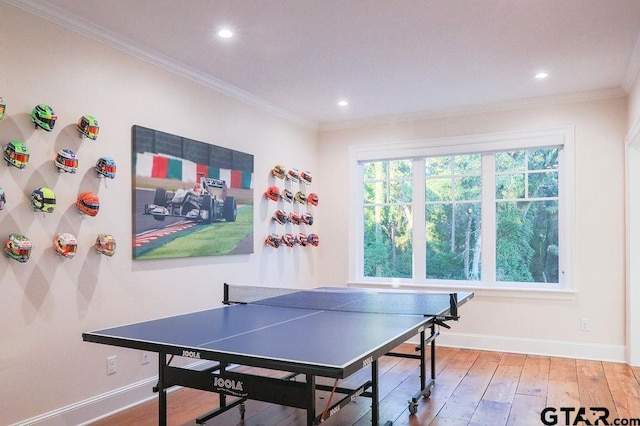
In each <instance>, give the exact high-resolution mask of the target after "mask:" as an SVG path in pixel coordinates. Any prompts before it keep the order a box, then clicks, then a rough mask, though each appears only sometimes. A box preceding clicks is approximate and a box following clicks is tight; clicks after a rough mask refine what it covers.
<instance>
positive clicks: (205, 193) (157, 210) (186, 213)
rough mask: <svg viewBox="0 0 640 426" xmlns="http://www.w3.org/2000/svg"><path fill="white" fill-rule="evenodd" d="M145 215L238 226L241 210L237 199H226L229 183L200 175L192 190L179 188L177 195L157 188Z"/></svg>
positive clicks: (145, 209)
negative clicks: (221, 221)
mask: <svg viewBox="0 0 640 426" xmlns="http://www.w3.org/2000/svg"><path fill="white" fill-rule="evenodd" d="M144 214H146V215H151V216H153V218H154V219H156V220H160V221H163V220H164V219H165V217H167V216H170V217H182V218H185V219H188V220H194V221H196V222H203V223H207V224H211V223H213V222H214V221H220V220H224V221H226V222H235V221H236V217H237V216H238V206H237V204H236V199H235V197H230V196H228V195H227V183H226V182H225V181H224V180H221V179H215V178H210V177H206V176H205V175H204V173H198V177H197V181H196V184H195V186H194V187H193V189H184V188H178V189H177V190H176V191H175V192H170V191H167V190H166V189H164V188H156V190H155V193H154V197H153V204H145V206H144Z"/></svg>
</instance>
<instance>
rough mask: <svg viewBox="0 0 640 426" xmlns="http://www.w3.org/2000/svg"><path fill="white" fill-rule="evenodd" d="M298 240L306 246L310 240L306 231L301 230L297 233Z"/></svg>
mask: <svg viewBox="0 0 640 426" xmlns="http://www.w3.org/2000/svg"><path fill="white" fill-rule="evenodd" d="M296 242H297V243H298V244H300V245H301V246H303V247H304V246H306V245H307V243H308V242H309V241H308V240H307V234H305V233H304V232H300V233H299V234H298V235H296Z"/></svg>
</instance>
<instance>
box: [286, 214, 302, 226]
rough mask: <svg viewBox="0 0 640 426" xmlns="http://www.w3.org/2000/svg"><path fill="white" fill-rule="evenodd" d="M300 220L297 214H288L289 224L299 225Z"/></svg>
mask: <svg viewBox="0 0 640 426" xmlns="http://www.w3.org/2000/svg"><path fill="white" fill-rule="evenodd" d="M300 220H301V219H300V215H299V214H298V213H296V212H291V213H289V222H291V223H293V224H294V225H300Z"/></svg>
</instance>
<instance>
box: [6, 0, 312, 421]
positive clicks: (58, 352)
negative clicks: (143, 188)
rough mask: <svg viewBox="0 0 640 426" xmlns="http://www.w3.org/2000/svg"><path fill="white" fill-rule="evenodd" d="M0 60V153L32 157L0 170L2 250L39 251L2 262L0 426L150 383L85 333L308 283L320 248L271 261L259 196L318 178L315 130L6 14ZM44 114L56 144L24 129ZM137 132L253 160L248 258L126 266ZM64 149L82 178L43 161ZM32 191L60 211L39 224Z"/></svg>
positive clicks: (133, 358)
mask: <svg viewBox="0 0 640 426" xmlns="http://www.w3.org/2000/svg"><path fill="white" fill-rule="evenodd" d="M203 54H205V52H203ZM0 58H2V60H1V63H2V65H1V66H0V82H1V84H0V96H3V97H4V99H5V101H6V103H7V116H6V117H5V118H4V120H2V121H1V122H0V141H1V142H2V145H4V144H6V143H7V142H9V141H10V140H13V139H20V140H23V141H26V143H27V145H28V146H29V148H30V150H31V161H30V163H29V165H28V167H27V169H26V170H24V171H19V170H18V169H15V168H13V167H11V168H10V167H7V166H6V164H4V162H3V164H0V186H2V187H4V189H5V190H6V192H7V196H8V205H7V207H6V208H5V209H4V210H2V211H0V239H1V240H2V243H3V244H4V241H5V239H6V237H7V236H8V235H9V234H10V233H12V232H20V233H24V234H26V235H27V236H29V237H30V238H31V240H32V241H33V243H34V250H33V254H32V258H31V260H30V261H29V262H28V263H26V264H19V263H18V262H15V261H13V260H11V259H8V258H7V257H6V256H4V255H2V256H0V319H1V320H0V340H1V341H2V349H1V350H0V383H1V384H2V385H1V386H0V424H11V423H13V422H18V421H21V420H24V419H29V418H32V417H34V416H37V415H40V414H42V413H47V412H50V411H52V410H57V409H60V408H61V407H65V406H67V405H69V404H74V403H77V402H79V401H83V400H86V399H88V398H90V397H93V396H96V395H101V394H104V393H106V392H110V391H113V390H116V389H119V388H122V387H124V386H127V385H129V384H131V383H134V382H137V381H140V380H143V379H145V378H148V377H151V376H153V375H155V374H156V370H155V365H156V363H155V362H151V363H150V364H149V365H147V366H144V367H142V366H141V365H140V354H139V353H138V352H136V351H133V350H127V349H118V348H112V347H108V346H103V345H97V344H92V343H84V342H82V340H81V333H82V332H83V331H90V330H95V329H99V328H104V327H108V326H114V325H118V324H121V323H128V322H132V321H138V320H143V319H150V318H155V317H161V316H167V315H172V314H177V313H184V312H188V311H195V310H201V309H205V308H210V307H212V306H217V305H219V304H220V300H221V299H222V293H221V288H222V283H223V282H225V281H226V282H232V283H247V284H269V285H279V286H293V285H300V286H308V285H311V283H313V282H314V281H315V280H314V276H315V274H316V270H317V264H316V253H317V250H316V249H313V248H311V249H308V250H305V249H302V248H299V249H292V250H290V251H289V252H287V251H285V250H278V251H277V252H276V251H274V250H273V249H271V248H268V247H265V246H264V244H263V241H264V236H265V235H266V234H267V233H268V232H269V231H270V230H271V228H272V225H270V221H269V217H270V216H271V214H272V210H273V205H268V204H267V203H266V201H265V198H264V197H263V196H262V193H263V191H264V189H265V188H266V186H267V182H269V179H268V176H269V171H270V169H271V167H273V165H275V164H277V163H283V164H285V165H287V166H290V167H298V168H300V169H305V170H311V171H312V172H315V171H316V170H317V163H316V155H317V145H316V142H317V141H316V137H317V136H316V132H315V131H313V130H309V129H306V128H303V127H300V126H298V125H294V124H291V123H290V122H287V121H285V120H283V119H280V118H276V117H275V116H273V115H270V114H268V113H266V112H263V111H259V110H257V109H255V108H252V107H249V106H246V105H245V104H242V103H240V102H237V101H235V100H233V99H231V98H228V97H225V96H223V95H221V94H219V93H217V92H214V91H212V90H209V89H207V88H205V87H203V86H200V85H198V84H195V83H193V82H191V81H188V80H185V79H182V78H180V77H178V76H176V75H174V74H171V73H169V72H167V71H165V70H162V69H160V68H157V67H154V66H152V65H150V64H148V63H146V62H143V61H140V60H138V59H135V58H133V57H130V56H128V55H125V54H123V53H121V52H119V51H116V50H114V49H112V48H109V47H106V46H104V45H102V44H100V43H97V42H95V41H93V40H90V39H88V38H85V37H82V36H80V35H78V34H75V33H73V32H70V31H68V30H66V29H64V28H62V27H59V26H57V25H55V24H52V23H51V22H48V21H45V20H43V19H40V18H37V17H35V16H32V15H30V14H28V13H25V12H23V11H21V10H19V9H16V8H14V7H12V6H9V5H7V4H5V3H2V2H0ZM39 103H47V104H49V105H51V106H53V108H54V109H55V111H56V113H57V114H58V116H59V119H58V122H57V124H56V127H55V129H54V131H53V132H52V133H46V132H44V131H42V130H38V131H35V130H34V128H33V125H32V123H31V121H30V116H29V114H30V112H31V109H32V108H33V107H34V106H35V105H36V104H39ZM83 114H92V115H95V116H96V117H97V118H98V120H99V122H100V125H101V128H100V136H99V137H98V140H97V141H90V140H87V139H85V140H84V141H82V142H81V140H80V138H79V137H78V134H77V132H76V130H75V127H74V126H75V122H76V121H77V119H78V118H79V117H80V116H81V115H83ZM134 124H139V125H142V126H145V127H150V128H154V129H158V130H162V131H165V132H168V133H173V134H177V135H181V136H185V137H189V138H192V139H195V140H201V141H206V142H210V143H213V144H216V145H221V146H225V147H229V148H232V149H236V150H240V151H244V152H248V153H252V154H253V155H254V156H255V157H254V160H255V174H254V186H255V188H254V189H255V197H254V201H255V210H254V212H255V213H254V216H255V217H254V223H255V228H254V236H255V242H254V251H255V252H254V254H252V255H239V256H223V257H203V258H185V259H174V260H163V261H136V262H134V261H132V260H131V259H132V253H131V234H132V225H131V184H132V181H131V126H132V125H134ZM61 148H70V149H74V150H75V151H76V152H77V153H78V156H79V158H80V170H79V174H78V175H68V174H64V175H58V173H57V172H56V171H55V167H54V165H53V161H52V160H53V158H54V155H55V153H56V152H57V150H59V149H61ZM102 155H109V156H112V157H114V158H115V159H116V161H117V165H118V173H117V177H116V179H115V180H109V181H108V182H106V184H105V182H104V181H99V180H98V179H96V178H95V175H94V173H93V172H92V171H91V170H90V169H91V167H92V166H93V164H95V161H96V159H97V158H98V157H100V156H102ZM38 186H49V187H52V188H53V189H54V191H55V192H56V195H57V199H58V206H57V208H56V211H55V212H54V213H53V214H50V215H47V216H46V217H44V216H43V215H42V214H36V213H34V212H33V211H32V210H31V209H30V205H29V200H28V196H29V195H30V193H31V191H32V190H33V189H34V188H36V187H38ZM81 190H82V191H85V190H92V191H95V192H97V193H98V194H99V196H100V199H101V207H100V213H99V214H98V216H96V217H95V218H88V217H84V218H83V217H81V216H80V215H78V214H77V213H76V211H75V207H73V203H74V202H75V198H76V196H77V194H78V193H79V192H80V191H81ZM272 204H273V203H272ZM64 231H67V232H72V233H75V234H76V235H77V237H78V239H79V253H78V255H77V256H76V257H75V258H74V259H71V260H67V259H64V258H62V257H60V256H57V255H56V254H55V253H54V251H53V249H52V245H51V242H52V239H53V236H54V235H55V233H57V232H64ZM99 232H109V233H112V234H114V235H115V236H116V238H117V241H118V248H117V252H116V254H115V256H114V257H113V258H107V257H104V256H100V255H98V254H97V253H96V252H95V251H94V250H93V248H92V247H91V246H92V244H93V242H94V241H95V238H96V235H97V234H98V233H99ZM112 354H115V355H118V357H119V359H118V369H119V371H118V373H116V374H115V375H111V376H107V375H106V372H105V362H106V361H105V360H106V357H107V356H109V355H112ZM148 393H149V395H151V392H150V386H149V388H148ZM74 422H75V421H74ZM59 423H60V421H58V424H59ZM69 423H73V422H71V421H70V422H69Z"/></svg>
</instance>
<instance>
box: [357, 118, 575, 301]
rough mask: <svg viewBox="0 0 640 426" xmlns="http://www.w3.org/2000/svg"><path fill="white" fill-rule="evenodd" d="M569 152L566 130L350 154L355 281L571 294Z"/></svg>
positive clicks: (366, 149) (570, 137)
mask: <svg viewBox="0 0 640 426" xmlns="http://www.w3.org/2000/svg"><path fill="white" fill-rule="evenodd" d="M572 147H573V131H572V129H567V128H562V129H556V130H548V131H538V132H517V133H515V132H514V133H511V134H499V135H482V136H477V137H473V136H471V137H464V138H459V139H458V140H455V139H454V140H451V139H447V140H446V141H443V140H432V141H424V142H416V143H410V144H395V145H394V144H388V145H383V146H376V147H366V146H365V147H357V148H354V150H352V161H353V164H354V172H355V173H357V175H358V179H357V180H356V181H355V182H356V185H355V188H354V191H353V192H354V194H355V197H354V198H355V201H354V204H353V206H354V211H355V213H354V214H353V217H354V220H355V223H356V225H357V226H356V227H354V228H355V230H356V231H355V234H354V238H353V241H355V242H356V247H355V250H353V253H354V256H353V257H352V264H353V269H352V271H354V272H355V273H352V275H353V279H354V280H355V281H364V282H381V283H385V282H398V281H400V282H401V283H403V282H405V283H410V284H421V285H436V286H447V285H455V286H458V287H459V286H460V285H464V286H475V287H498V288H514V287H515V288H525V289H567V288H569V287H570V284H569V280H568V276H569V272H570V271H569V265H570V264H571V262H570V254H571V251H570V242H571V235H572V221H571V220H569V218H570V217H571V215H572V205H573V202H572V193H571V191H569V190H568V189H569V188H572V169H573V167H572V164H573V159H572V149H573V148H572ZM377 157H378V158H377Z"/></svg>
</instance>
